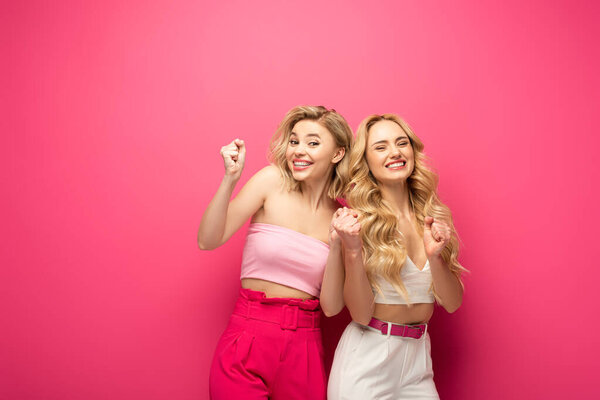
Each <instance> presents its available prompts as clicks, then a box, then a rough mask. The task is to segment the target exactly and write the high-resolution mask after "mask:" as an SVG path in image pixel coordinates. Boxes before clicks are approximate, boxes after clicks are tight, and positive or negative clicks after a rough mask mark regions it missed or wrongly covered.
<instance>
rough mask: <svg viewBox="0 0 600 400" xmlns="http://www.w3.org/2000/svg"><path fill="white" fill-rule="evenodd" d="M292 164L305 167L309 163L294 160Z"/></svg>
mask: <svg viewBox="0 0 600 400" xmlns="http://www.w3.org/2000/svg"><path fill="white" fill-rule="evenodd" d="M294 165H296V166H298V167H306V166H308V165H310V163H308V162H306V161H294Z"/></svg>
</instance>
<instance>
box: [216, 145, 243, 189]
mask: <svg viewBox="0 0 600 400" xmlns="http://www.w3.org/2000/svg"><path fill="white" fill-rule="evenodd" d="M221 157H223V162H224V163H225V175H229V176H231V177H233V178H235V179H239V178H240V176H241V175H242V170H243V169H244V161H245V160H246V145H245V144H244V141H243V140H241V139H235V140H234V141H232V142H231V143H229V144H228V145H225V146H223V147H221Z"/></svg>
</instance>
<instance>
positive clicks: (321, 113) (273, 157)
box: [269, 106, 352, 200]
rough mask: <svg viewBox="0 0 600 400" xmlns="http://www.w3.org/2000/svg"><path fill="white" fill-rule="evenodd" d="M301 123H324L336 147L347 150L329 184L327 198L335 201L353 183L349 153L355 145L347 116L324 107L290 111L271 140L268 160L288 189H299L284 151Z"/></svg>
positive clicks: (334, 169) (295, 108)
mask: <svg viewBox="0 0 600 400" xmlns="http://www.w3.org/2000/svg"><path fill="white" fill-rule="evenodd" d="M302 120H311V121H315V122H318V123H319V124H321V125H322V126H323V127H325V128H326V129H327V130H328V131H329V132H330V133H331V135H332V136H333V138H334V140H335V143H336V146H338V147H343V148H344V149H345V154H344V157H343V158H342V159H341V160H340V161H339V162H338V163H337V164H336V165H335V166H334V168H333V171H332V174H331V177H330V180H329V182H328V184H329V188H328V189H327V195H328V196H329V197H330V198H332V199H334V200H335V199H337V198H338V197H341V196H342V195H343V193H344V189H345V188H346V185H347V184H348V181H349V180H350V175H349V173H348V164H349V158H350V157H348V154H349V153H350V145H351V144H352V129H350V126H349V125H348V123H347V122H346V120H345V119H344V117H342V116H341V115H340V114H339V113H337V112H336V111H335V110H334V109H331V110H328V109H327V108H325V107H323V106H298V107H294V108H292V109H291V110H290V111H288V112H287V114H286V115H285V117H284V118H283V121H281V124H279V128H278V129H277V131H276V132H275V134H274V135H273V138H272V139H271V144H270V147H269V150H270V151H269V160H270V161H271V162H272V163H273V164H274V165H276V166H277V167H278V168H279V171H280V172H281V175H282V176H283V180H284V182H285V184H286V186H287V188H288V189H289V190H299V189H300V182H298V181H296V180H295V179H294V177H293V176H292V172H291V171H290V169H289V167H288V165H287V162H286V158H285V152H286V149H287V146H288V142H289V138H290V135H291V133H292V129H294V125H296V124H297V123H298V122H300V121H302Z"/></svg>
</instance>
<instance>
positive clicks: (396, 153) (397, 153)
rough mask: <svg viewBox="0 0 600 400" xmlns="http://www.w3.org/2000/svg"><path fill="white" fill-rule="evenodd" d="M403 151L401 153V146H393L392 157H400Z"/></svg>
mask: <svg viewBox="0 0 600 400" xmlns="http://www.w3.org/2000/svg"><path fill="white" fill-rule="evenodd" d="M400 156H401V153H400V148H398V147H396V146H394V147H392V150H391V153H390V157H392V158H394V159H395V158H400Z"/></svg>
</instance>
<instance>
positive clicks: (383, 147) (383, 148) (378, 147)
mask: <svg viewBox="0 0 600 400" xmlns="http://www.w3.org/2000/svg"><path fill="white" fill-rule="evenodd" d="M375 150H379V151H381V150H385V146H377V147H375Z"/></svg>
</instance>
